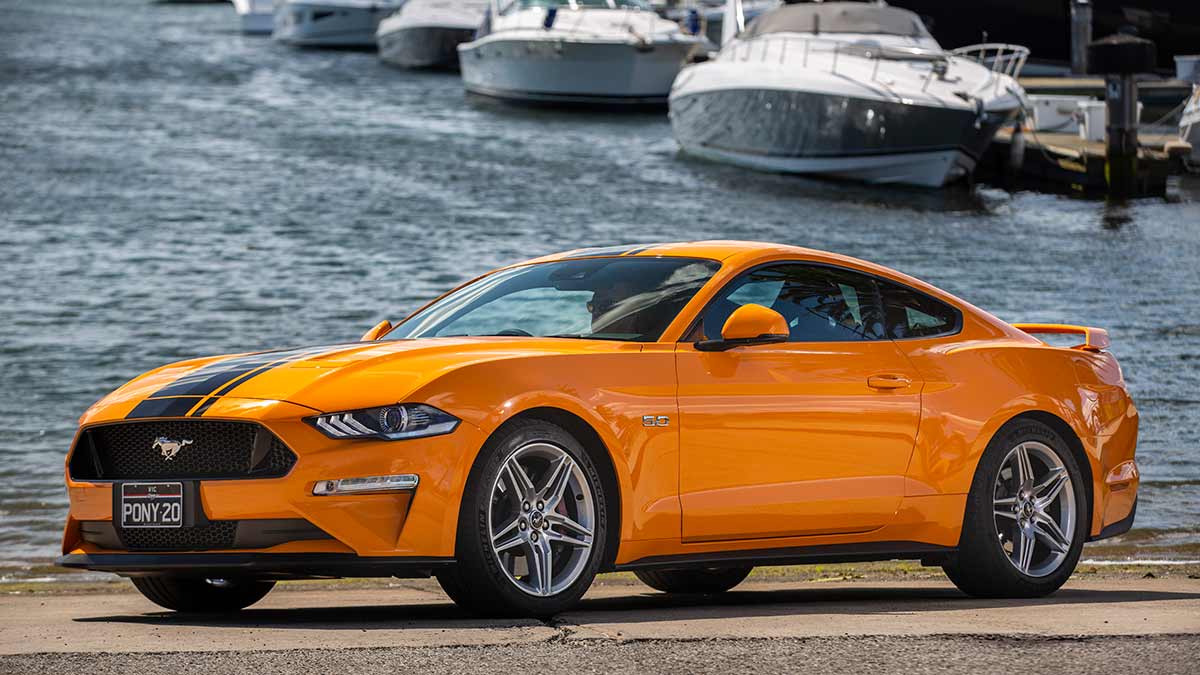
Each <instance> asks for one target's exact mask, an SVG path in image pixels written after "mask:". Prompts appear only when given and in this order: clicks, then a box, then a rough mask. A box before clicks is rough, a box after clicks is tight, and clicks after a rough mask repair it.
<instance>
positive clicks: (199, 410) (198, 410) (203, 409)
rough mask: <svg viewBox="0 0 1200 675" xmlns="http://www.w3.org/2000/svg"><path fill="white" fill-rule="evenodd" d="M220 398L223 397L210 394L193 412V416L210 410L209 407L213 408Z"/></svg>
mask: <svg viewBox="0 0 1200 675" xmlns="http://www.w3.org/2000/svg"><path fill="white" fill-rule="evenodd" d="M220 400H221V398H220V397H219V396H209V397H208V398H207V399H205V401H204V403H201V404H200V407H199V408H196V412H194V413H192V417H199V416H201V415H203V414H204V413H206V412H208V409H209V408H211V407H212V405H213V404H214V403H216V402H217V401H220Z"/></svg>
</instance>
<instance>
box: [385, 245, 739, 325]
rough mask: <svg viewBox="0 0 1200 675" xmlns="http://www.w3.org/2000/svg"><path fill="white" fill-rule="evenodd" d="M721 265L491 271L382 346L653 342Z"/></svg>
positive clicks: (580, 262)
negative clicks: (494, 339) (395, 342)
mask: <svg viewBox="0 0 1200 675" xmlns="http://www.w3.org/2000/svg"><path fill="white" fill-rule="evenodd" d="M719 267H720V264H719V263H717V262H714V261H712V260H701V259H697V258H674V257H664V258H650V257H645V258H643V257H621V258H577V259H573V260H572V259H568V260H558V261H554V262H547V263H540V264H533V265H523V266H520V267H513V268H510V269H505V270H500V271H499V272H493V273H492V274H489V275H487V276H485V277H483V278H481V279H477V280H476V281H474V282H471V283H469V284H467V285H466V286H463V287H462V288H459V289H458V290H456V291H454V292H452V293H450V294H448V295H446V296H445V297H443V298H441V299H440V300H437V301H436V302H434V303H433V304H431V305H429V306H428V307H425V308H424V309H422V310H420V311H419V312H417V313H416V314H414V315H412V316H410V317H409V318H408V319H406V320H405V321H404V322H403V323H401V324H400V325H399V326H397V327H396V329H395V330H393V331H392V332H391V333H389V334H388V336H387V338H386V339H389V340H391V339H401V338H432V337H464V336H483V335H496V336H513V337H559V338H586V339H593V340H622V341H626V342H652V341H654V340H657V339H658V338H659V337H661V336H662V333H663V331H664V330H666V329H667V326H668V325H670V323H671V321H673V320H674V319H675V316H676V315H678V314H679V312H680V311H681V310H682V309H683V306H684V305H686V304H687V302H688V301H689V300H691V299H692V296H693V295H695V294H696V291H698V290H700V288H701V287H702V286H704V284H705V283H706V282H708V280H709V279H710V278H712V275H713V274H714V273H715V272H716V271H717V269H718V268H719Z"/></svg>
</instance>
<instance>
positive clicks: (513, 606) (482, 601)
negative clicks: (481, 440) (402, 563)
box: [437, 420, 608, 618]
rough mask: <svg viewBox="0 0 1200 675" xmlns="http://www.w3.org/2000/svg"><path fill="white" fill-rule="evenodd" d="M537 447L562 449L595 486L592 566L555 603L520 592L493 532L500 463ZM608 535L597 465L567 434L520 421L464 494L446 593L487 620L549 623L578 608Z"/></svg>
mask: <svg viewBox="0 0 1200 675" xmlns="http://www.w3.org/2000/svg"><path fill="white" fill-rule="evenodd" d="M532 442H546V443H551V444H553V445H556V446H558V447H559V448H561V449H563V450H564V451H566V452H567V453H568V454H569V455H571V457H572V459H574V460H575V461H576V462H577V463H578V464H579V466H580V468H581V469H582V470H583V472H584V473H585V474H586V475H587V477H588V480H589V481H590V482H591V484H592V490H593V494H594V504H595V509H596V523H595V527H594V530H593V531H594V535H593V537H592V547H591V549H590V551H589V555H590V558H589V560H588V563H587V566H586V567H585V568H584V570H583V572H582V573H581V574H580V575H579V578H578V579H576V580H575V581H574V583H572V584H571V585H570V586H569V587H567V588H566V589H565V590H563V591H562V592H560V593H558V594H557V595H554V596H551V597H545V598H542V597H536V596H533V595H529V594H528V593H525V592H524V591H521V590H520V589H518V588H517V587H516V586H515V585H514V584H513V583H512V582H511V581H510V580H509V579H508V576H507V575H506V574H505V572H504V571H503V570H502V569H501V568H500V562H499V561H498V560H497V559H496V557H495V555H494V554H493V553H492V550H491V542H490V532H488V524H487V522H488V508H489V507H490V498H491V495H490V488H491V485H492V483H493V482H494V481H495V479H496V475H497V474H498V473H499V471H500V468H501V463H502V462H503V461H504V459H505V458H507V457H508V456H509V455H510V454H511V453H512V452H513V451H514V450H516V449H517V448H520V447H522V446H524V445H526V444H528V443H532ZM607 531H608V496H607V495H606V494H605V490H604V481H603V480H602V478H601V476H600V473H599V470H598V469H597V466H596V462H595V460H594V459H593V458H592V456H591V454H590V453H589V452H588V451H587V449H586V448H585V447H584V446H583V445H582V444H581V443H580V442H579V441H578V440H577V439H576V438H575V437H574V436H572V435H571V434H570V433H568V432H567V431H566V430H564V429H563V428H561V427H559V426H557V425H555V424H552V423H550V422H546V421H542V420H517V421H515V422H512V423H510V424H509V425H507V426H506V427H505V428H504V429H502V430H501V432H500V433H499V434H497V435H496V436H494V437H493V438H491V439H489V440H488V443H487V444H486V445H485V446H484V447H483V449H482V450H481V451H480V453H479V457H478V458H477V459H476V461H475V465H474V467H473V468H472V470H471V474H470V476H469V477H468V479H467V485H466V490H465V492H464V494H463V504H462V510H461V512H460V514H459V521H458V535H457V538H456V546H455V565H454V566H453V567H452V568H450V569H447V570H443V571H440V572H438V575H437V578H438V581H439V583H441V585H442V588H443V589H444V590H445V591H446V594H447V595H449V596H450V598H451V599H452V600H454V602H455V603H456V604H458V605H459V606H461V607H463V608H464V609H466V610H468V611H470V612H472V613H475V614H479V615H483V616H521V617H536V618H546V617H549V616H553V615H554V614H557V613H559V612H562V611H564V610H566V609H568V608H569V607H571V606H573V605H574V604H575V603H576V602H578V601H579V598H581V597H582V596H583V594H584V593H585V592H587V589H588V587H589V586H590V585H591V583H592V579H594V578H595V576H596V572H597V571H598V570H599V568H600V564H601V562H602V561H603V560H604V551H605V546H606V544H607V541H606V539H607V536H606V535H607Z"/></svg>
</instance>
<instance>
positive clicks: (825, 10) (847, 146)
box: [670, 0, 1029, 187]
mask: <svg viewBox="0 0 1200 675" xmlns="http://www.w3.org/2000/svg"><path fill="white" fill-rule="evenodd" d="M740 5H741V3H740V0H729V1H728V4H727V5H726V19H725V28H726V32H725V36H724V39H723V47H722V48H721V51H720V52H719V53H718V54H717V55H716V56H715V57H714V58H713V59H711V60H709V61H707V62H703V63H697V64H694V65H690V66H688V67H687V68H685V69H684V70H683V71H682V72H680V74H679V77H678V78H676V80H675V84H674V86H673V88H672V90H671V98H670V119H671V128H672V131H673V133H674V135H675V138H676V140H677V141H678V143H679V145H680V146H681V148H682V149H683V151H684V152H685V153H688V154H691V155H695V156H699V157H702V158H707V159H710V160H715V161H722V162H728V163H732V164H737V165H741V166H745V167H749V168H753V169H760V170H765V171H776V172H785V173H803V174H809V173H811V174H822V175H828V176H834V177H841V178H849V179H855V180H862V181H866V182H870V183H902V184H911V185H920V186H927V187H939V186H941V185H944V184H946V183H948V182H951V181H954V180H956V179H959V178H963V177H964V176H967V175H969V174H970V173H971V172H972V171H973V170H974V168H975V164H976V162H977V160H978V159H979V157H980V156H981V155H982V154H983V151H984V150H985V149H986V148H987V146H988V145H989V144H990V143H991V140H992V137H993V136H994V135H995V132H996V130H997V129H998V128H999V127H1000V126H1001V125H1003V124H1005V123H1007V122H1009V121H1011V120H1012V119H1013V118H1014V117H1015V115H1016V114H1017V112H1018V111H1019V110H1020V108H1021V107H1022V106H1023V105H1025V93H1024V91H1023V90H1022V89H1021V87H1020V86H1019V85H1018V84H1017V82H1016V79H1015V78H1016V76H1017V74H1018V73H1019V72H1020V69H1021V67H1022V66H1023V65H1024V62H1025V59H1026V57H1027V56H1028V54H1029V50H1027V49H1025V48H1024V47H1017V46H1013V45H975V46H972V47H964V48H962V49H958V50H954V51H953V52H948V51H945V50H943V49H942V48H941V47H940V46H939V45H938V43H937V41H936V40H934V39H933V37H932V36H931V35H930V34H929V32H928V30H926V28H925V26H924V25H923V24H922V22H921V19H920V18H919V17H918V16H917V15H916V14H914V13H912V12H909V11H907V10H903V9H899V8H895V7H889V6H887V5H886V4H883V3H876V2H871V3H867V2H826V3H819V4H788V5H784V6H782V7H779V8H777V9H775V10H772V11H769V12H766V13H764V14H762V15H761V16H759V17H758V18H757V19H755V20H754V21H752V22H751V23H750V24H749V25H746V26H745V28H744V30H741V31H738V26H743V25H745V24H744V23H743V18H742V15H741V12H740Z"/></svg>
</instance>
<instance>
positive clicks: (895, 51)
mask: <svg viewBox="0 0 1200 675" xmlns="http://www.w3.org/2000/svg"><path fill="white" fill-rule="evenodd" d="M775 45H780V46H779V47H778V48H775ZM797 49H798V50H800V51H801V56H800V63H801V67H803V68H808V67H809V66H808V62H809V57H810V55H814V54H823V55H829V57H828V67H829V69H830V72H832V73H833V74H835V75H836V74H838V61H839V57H841V56H854V57H857V58H860V59H868V60H871V61H873V62H874V68H873V69H872V72H871V79H872V80H875V79H876V77H877V76H878V75H879V64H880V63H883V62H885V61H918V62H926V63H929V64H930V69H929V74H928V75H927V76H925V84H924V86H922V88H921V89H922V91H924V90H925V89H926V88H928V86H929V83H930V82H932V81H933V80H934V78H938V79H944V78H945V76H946V73H947V72H948V71H949V68H950V59H951V57H955V58H963V59H969V60H972V61H975V62H977V63H979V64H981V65H983V66H984V67H985V68H988V69H989V70H991V71H992V73H993V75H1008V76H1010V77H1013V78H1016V77H1017V76H1018V75H1020V73H1021V69H1022V68H1023V67H1024V66H1025V60H1026V59H1027V58H1028V57H1029V49H1028V48H1027V47H1022V46H1020V45H1010V44H1002V43H987V44H978V45H970V46H967V47H960V48H958V49H955V50H952V51H945V50H943V49H940V48H938V49H929V48H925V47H902V46H894V45H883V44H880V43H879V42H877V41H875V40H871V39H864V40H856V41H854V42H848V41H846V40H830V39H828V38H821V37H816V36H807V35H796V34H787V33H773V34H767V35H759V36H756V37H753V38H750V39H748V40H740V41H738V42H737V43H735V44H734V45H733V46H731V47H729V48H727V49H725V50H722V51H721V55H720V56H718V58H722V59H729V60H732V61H754V60H757V61H759V62H762V63H765V62H768V61H775V60H778V62H779V63H780V64H783V63H785V62H786V61H787V59H788V58H789V57H790V58H796V52H795V50H797ZM825 64H826V61H825V60H822V61H821V66H822V67H824V66H825ZM991 80H992V83H991V84H992V85H994V86H996V87H999V86H1000V85H1001V83H1002V79H1001V78H999V77H992V78H991Z"/></svg>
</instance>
